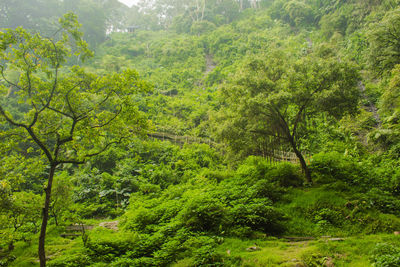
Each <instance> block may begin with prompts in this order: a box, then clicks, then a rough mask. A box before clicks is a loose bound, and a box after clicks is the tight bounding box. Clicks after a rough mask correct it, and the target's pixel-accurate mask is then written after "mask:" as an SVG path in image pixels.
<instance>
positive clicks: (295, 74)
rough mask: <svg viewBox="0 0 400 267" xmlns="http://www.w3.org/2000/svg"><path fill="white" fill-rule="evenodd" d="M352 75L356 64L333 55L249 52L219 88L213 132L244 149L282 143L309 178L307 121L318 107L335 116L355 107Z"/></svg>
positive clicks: (354, 76) (249, 150)
mask: <svg viewBox="0 0 400 267" xmlns="http://www.w3.org/2000/svg"><path fill="white" fill-rule="evenodd" d="M289 62H290V63H289ZM357 80H358V75H357V71H356V69H355V68H354V67H352V66H351V65H350V64H348V63H345V62H340V61H339V60H337V59H324V60H322V59H321V58H318V57H315V56H312V55H308V56H306V57H304V58H300V59H298V60H296V61H290V60H289V57H288V56H287V55H286V54H285V53H283V52H281V51H278V52H274V53H270V54H268V55H267V56H265V57H252V58H249V59H247V60H246V61H245V63H244V64H243V65H242V66H240V67H239V71H238V72H237V73H236V74H235V75H234V76H233V77H232V78H231V80H230V81H229V82H228V83H227V84H226V85H225V86H224V88H223V89H222V92H221V93H222V98H221V99H222V101H223V108H222V110H221V113H220V116H219V117H217V120H218V126H216V132H217V135H218V136H219V138H220V139H222V140H225V141H226V142H227V143H228V144H229V145H230V147H231V148H232V149H233V150H234V151H236V152H239V151H245V153H247V154H254V153H257V152H259V151H260V150H259V149H260V147H261V149H264V148H265V147H267V148H271V147H274V146H276V145H277V144H279V145H284V146H286V148H287V149H288V150H291V151H293V152H294V153H295V154H296V156H297V157H298V159H299V161H300V164H301V167H302V169H303V171H304V173H305V176H306V178H307V181H308V182H310V183H311V182H312V179H311V173H310V171H309V169H308V166H307V164H306V161H305V159H304V157H303V155H302V153H301V141H302V140H304V138H307V122H309V121H310V120H312V119H313V117H315V116H317V114H321V113H324V114H326V115H331V116H334V117H340V116H342V115H343V114H344V113H346V112H354V111H356V110H357V103H358V89H357Z"/></svg>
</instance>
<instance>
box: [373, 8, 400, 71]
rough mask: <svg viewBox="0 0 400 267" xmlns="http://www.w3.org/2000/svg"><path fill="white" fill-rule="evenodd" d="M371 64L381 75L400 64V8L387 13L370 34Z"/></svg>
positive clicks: (375, 24) (374, 25)
mask: <svg viewBox="0 0 400 267" xmlns="http://www.w3.org/2000/svg"><path fill="white" fill-rule="evenodd" d="M368 40H369V43H370V63H371V65H372V67H373V68H374V69H375V70H376V71H377V72H378V73H380V74H382V73H383V72H386V73H389V72H390V71H391V69H392V68H393V67H394V66H395V65H396V64H400V8H397V9H396V10H393V11H390V12H387V13H386V15H385V16H384V18H383V19H382V20H381V21H379V22H377V23H374V24H372V25H371V27H370V30H369V32H368Z"/></svg>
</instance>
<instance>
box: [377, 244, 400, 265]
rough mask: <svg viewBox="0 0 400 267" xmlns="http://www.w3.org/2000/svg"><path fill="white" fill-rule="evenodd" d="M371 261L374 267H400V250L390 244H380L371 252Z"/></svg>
mask: <svg viewBox="0 0 400 267" xmlns="http://www.w3.org/2000/svg"><path fill="white" fill-rule="evenodd" d="M370 260H371V261H372V262H373V266H379V267H397V266H400V248H398V247H395V246H393V245H391V244H388V243H379V244H377V245H376V246H375V248H374V250H373V251H372V252H371V257H370Z"/></svg>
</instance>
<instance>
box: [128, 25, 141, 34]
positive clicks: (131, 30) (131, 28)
mask: <svg viewBox="0 0 400 267" xmlns="http://www.w3.org/2000/svg"><path fill="white" fill-rule="evenodd" d="M137 29H139V26H135V25H133V26H128V27H126V31H127V32H128V33H135V31H136V30H137Z"/></svg>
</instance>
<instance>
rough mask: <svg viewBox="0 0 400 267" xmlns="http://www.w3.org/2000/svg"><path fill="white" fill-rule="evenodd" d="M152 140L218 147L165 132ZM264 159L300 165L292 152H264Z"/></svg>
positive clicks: (204, 139)
mask: <svg viewBox="0 0 400 267" xmlns="http://www.w3.org/2000/svg"><path fill="white" fill-rule="evenodd" d="M148 136H149V137H150V138H153V139H157V140H161V141H169V142H171V143H173V144H176V145H179V146H182V145H184V144H208V145H210V146H212V147H215V146H216V145H217V143H216V142H214V141H212V140H211V139H208V138H202V137H194V136H187V135H185V136H180V135H174V134H170V133H165V132H155V133H151V134H148ZM262 156H263V157H264V158H266V159H267V160H269V161H270V162H271V163H278V162H282V161H286V162H291V163H293V164H300V161H299V158H298V157H297V155H296V154H295V153H294V152H291V151H283V150H270V151H264V152H263V155H262ZM303 157H304V159H305V160H306V162H307V163H310V159H311V156H310V155H309V154H308V153H303Z"/></svg>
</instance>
